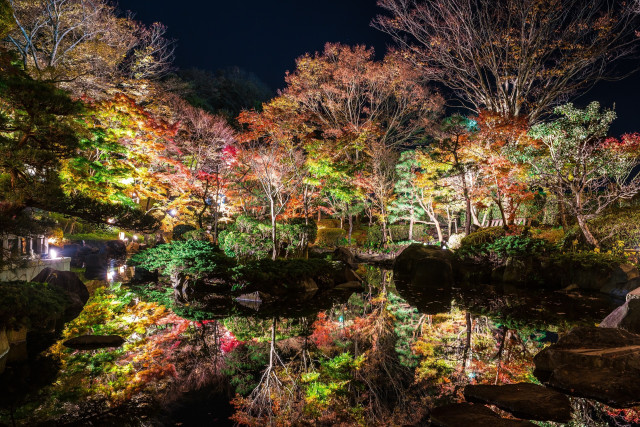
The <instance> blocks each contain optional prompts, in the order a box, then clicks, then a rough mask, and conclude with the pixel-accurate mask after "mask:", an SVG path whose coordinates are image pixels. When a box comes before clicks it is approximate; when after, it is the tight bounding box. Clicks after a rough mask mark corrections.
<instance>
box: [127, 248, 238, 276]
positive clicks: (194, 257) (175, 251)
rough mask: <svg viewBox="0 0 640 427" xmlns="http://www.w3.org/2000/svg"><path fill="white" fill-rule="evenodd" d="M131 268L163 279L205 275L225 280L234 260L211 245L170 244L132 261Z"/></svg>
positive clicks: (149, 250)
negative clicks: (164, 276)
mask: <svg viewBox="0 0 640 427" xmlns="http://www.w3.org/2000/svg"><path fill="white" fill-rule="evenodd" d="M131 263H132V265H138V266H140V267H142V268H144V269H147V270H149V271H154V270H158V271H159V272H160V273H161V274H164V275H173V274H175V273H181V274H183V275H190V276H193V277H194V278H196V279H200V278H203V277H206V276H208V275H216V276H222V277H225V276H228V270H229V268H231V267H232V266H233V260H231V259H229V258H227V256H226V255H225V254H224V253H222V252H221V251H220V249H219V248H218V247H217V246H216V245H214V244H213V243H211V242H204V241H200V240H186V241H177V240H176V241H173V242H171V243H167V244H164V245H158V246H156V247H154V248H151V249H147V250H145V251H143V252H140V253H139V254H136V255H134V256H133V257H132V258H131Z"/></svg>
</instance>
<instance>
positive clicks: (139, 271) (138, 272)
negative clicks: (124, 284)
mask: <svg viewBox="0 0 640 427" xmlns="http://www.w3.org/2000/svg"><path fill="white" fill-rule="evenodd" d="M132 281H133V282H136V283H142V282H144V283H149V282H157V281H158V272H157V271H153V272H151V271H149V270H147V269H146V268H142V267H137V266H136V267H135V268H134V273H133V279H132Z"/></svg>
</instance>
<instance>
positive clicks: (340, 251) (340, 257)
mask: <svg viewBox="0 0 640 427" xmlns="http://www.w3.org/2000/svg"><path fill="white" fill-rule="evenodd" d="M332 258H333V260H334V261H342V262H343V263H345V264H346V265H348V266H349V267H350V268H352V269H353V270H356V269H357V268H358V263H357V262H356V258H355V257H354V256H353V254H352V253H351V252H350V251H349V249H347V248H342V247H338V248H336V250H335V251H333V255H332Z"/></svg>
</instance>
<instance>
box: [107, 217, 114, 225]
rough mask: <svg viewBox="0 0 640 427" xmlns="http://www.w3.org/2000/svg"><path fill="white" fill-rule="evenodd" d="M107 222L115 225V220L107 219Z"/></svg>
mask: <svg viewBox="0 0 640 427" xmlns="http://www.w3.org/2000/svg"><path fill="white" fill-rule="evenodd" d="M107 222H108V223H109V224H115V223H116V220H115V218H109V219H108V220H107Z"/></svg>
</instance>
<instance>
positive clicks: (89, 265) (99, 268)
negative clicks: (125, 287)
mask: <svg viewBox="0 0 640 427" xmlns="http://www.w3.org/2000/svg"><path fill="white" fill-rule="evenodd" d="M84 268H85V270H84V277H86V278H87V279H90V280H91V279H98V280H106V278H107V269H108V264H107V259H106V258H105V257H104V256H103V255H101V254H89V255H87V256H86V257H85V259H84Z"/></svg>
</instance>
